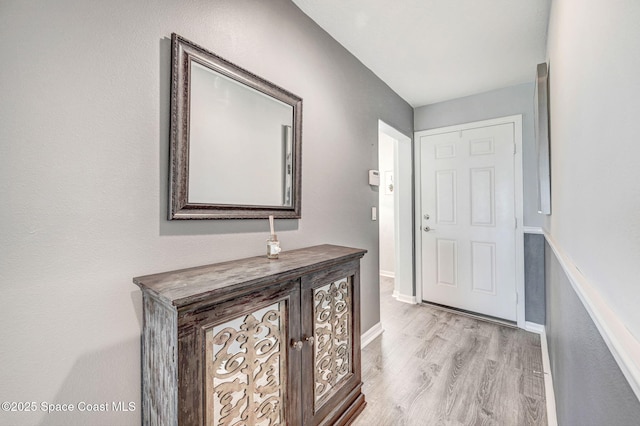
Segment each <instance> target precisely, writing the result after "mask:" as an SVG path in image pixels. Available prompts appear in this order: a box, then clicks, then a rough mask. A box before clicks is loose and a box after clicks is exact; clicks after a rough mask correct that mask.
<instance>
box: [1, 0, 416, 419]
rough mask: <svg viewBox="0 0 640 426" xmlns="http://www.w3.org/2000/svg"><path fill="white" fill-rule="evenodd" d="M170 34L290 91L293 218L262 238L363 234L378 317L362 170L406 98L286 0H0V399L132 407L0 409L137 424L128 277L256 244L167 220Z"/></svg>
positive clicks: (367, 286) (365, 289) (254, 237)
mask: <svg viewBox="0 0 640 426" xmlns="http://www.w3.org/2000/svg"><path fill="white" fill-rule="evenodd" d="M172 32H176V33H178V34H180V35H182V36H184V37H186V38H187V39H190V40H192V41H194V42H196V43H198V44H200V45H202V46H205V47H206V48H208V49H210V50H212V51H214V52H215V53H217V54H219V55H221V56H222V57H225V58H226V59H228V60H230V61H232V62H234V63H236V64H238V65H240V66H242V67H244V68H246V69H248V70H250V71H252V72H254V73H255V74H257V75H259V76H261V77H263V78H265V79H267V80H270V81H272V82H273V83H275V84H277V85H279V86H282V87H284V88H286V89H287V90H289V91H291V92H293V93H295V94H297V95H299V96H300V97H302V98H303V100H304V101H303V102H304V106H303V142H302V158H303V160H302V219H301V220H292V221H276V231H277V233H278V237H279V239H280V241H281V244H282V247H283V249H284V250H289V249H294V248H299V247H305V246H311V245H316V244H322V243H333V244H340V245H347V246H354V247H359V248H364V249H367V250H368V251H369V252H368V253H367V255H366V256H365V257H364V259H363V261H362V275H361V282H362V330H363V331H364V330H367V329H369V328H370V327H372V326H373V325H375V324H377V323H378V322H379V290H378V283H379V278H378V239H377V236H378V229H377V227H378V222H373V221H371V206H375V205H376V204H377V202H378V200H377V199H378V193H377V192H375V191H373V190H372V189H371V187H370V186H369V184H368V181H367V171H368V170H369V169H375V168H377V162H378V159H377V155H378V154H377V153H378V142H377V141H378V121H379V120H383V121H384V122H386V123H388V124H389V125H392V126H393V127H395V128H397V129H398V130H400V131H402V132H404V133H406V134H409V135H410V134H411V132H412V131H413V121H412V119H413V115H412V114H413V111H412V108H411V106H410V105H408V104H407V103H406V102H404V101H403V100H402V99H401V98H400V97H399V96H398V95H396V94H395V93H394V92H393V91H392V90H391V89H390V88H389V87H388V86H387V85H386V84H384V83H383V82H382V81H381V80H380V79H378V78H377V77H376V76H375V75H374V74H373V73H372V72H371V71H370V70H368V69H367V68H366V67H364V66H363V65H362V64H361V63H360V62H359V61H358V60H357V59H356V58H355V57H354V56H353V55H351V54H350V53H349V52H348V51H346V50H345V49H344V48H343V47H342V46H341V45H339V44H338V43H337V42H336V41H335V40H334V39H333V38H331V37H330V36H329V35H327V34H326V33H325V32H324V31H323V30H322V29H320V28H319V27H318V26H317V25H316V24H315V23H314V22H313V21H312V20H311V19H310V18H308V17H307V16H306V15H304V14H303V13H302V12H301V11H300V10H299V9H298V8H297V7H296V6H295V5H294V4H293V3H292V2H290V1H288V0H270V1H254V0H233V1H226V0H213V1H209V0H207V1H201V0H196V1H186V2H185V1H178V0H156V1H123V0H115V1H108V2H95V1H90V2H88V1H84V0H61V1H55V2H46V1H22V0H3V1H2V2H0V52H2V57H3V59H2V60H1V61H0V75H1V76H2V78H1V79H0V93H1V95H0V98H1V99H2V100H1V101H0V199H1V200H2V209H0V235H1V238H0V253H2V254H1V255H0V293H1V294H2V296H1V298H0V299H1V300H2V309H0V324H1V325H2V326H1V327H0V342H1V343H0V377H1V380H0V401H16V402H19V401H22V402H25V401H34V402H37V403H42V402H45V403H59V404H78V403H80V402H85V403H90V404H94V403H95V404H103V403H107V404H111V403H112V402H114V401H115V402H118V401H125V402H126V403H127V404H128V403H129V402H133V403H134V404H135V406H136V408H137V410H136V411H129V412H122V411H120V412H114V411H113V410H110V411H101V412H88V411H83V412H79V411H78V410H77V409H76V410H75V411H74V412H69V411H64V412H55V413H45V412H43V411H42V410H41V409H40V407H38V410H37V411H36V412H31V413H25V412H18V413H14V412H4V411H0V424H11V425H21V424H29V425H33V424H47V425H55V424H59V425H62V424H64V425H87V424H105V425H106V424H109V425H115V424H127V425H135V424H139V423H140V413H139V408H140V330H141V309H142V308H141V296H140V291H139V290H138V289H137V287H136V286H134V285H133V283H132V282H131V279H132V277H134V276H140V275H144V274H148V273H154V272H161V271H167V270H173V269H178V268H184V267H189V266H196V265H202V264H209V263H214V262H218V261H225V260H231V259H238V258H243V257H247V256H254V255H263V254H264V250H265V240H266V238H267V236H268V232H269V225H268V222H267V221H266V220H265V221H238V220H236V221H234V220H229V221H226V220H225V221H182V222H176V221H171V222H169V221H167V220H166V217H167V207H166V206H167V196H168V184H167V181H168V176H167V169H168V161H169V160H168V152H169V146H168V144H169V91H170V69H171V68H170V40H169V37H170V35H171V33H172ZM61 408H62V407H61ZM97 408H100V407H99V406H98V407H97Z"/></svg>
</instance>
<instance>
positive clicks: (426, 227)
mask: <svg viewBox="0 0 640 426" xmlns="http://www.w3.org/2000/svg"><path fill="white" fill-rule="evenodd" d="M422 230H423V231H424V232H429V231H435V229H433V228H429V227H428V226H425V227H424V228H422Z"/></svg>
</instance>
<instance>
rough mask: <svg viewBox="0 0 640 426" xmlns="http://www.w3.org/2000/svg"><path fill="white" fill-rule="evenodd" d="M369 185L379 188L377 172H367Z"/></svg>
mask: <svg viewBox="0 0 640 426" xmlns="http://www.w3.org/2000/svg"><path fill="white" fill-rule="evenodd" d="M369 185H371V186H380V172H379V171H377V170H369Z"/></svg>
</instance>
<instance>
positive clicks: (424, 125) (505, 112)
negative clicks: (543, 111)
mask: <svg viewBox="0 0 640 426" xmlns="http://www.w3.org/2000/svg"><path fill="white" fill-rule="evenodd" d="M534 77H535V70H534V71H532V74H531V81H532V82H531V83H525V84H519V85H517V86H511V87H505V88H503V89H497V90H492V91H490V92H485V93H480V94H478V95H473V96H467V97H464V98H459V99H454V100H451V101H446V102H440V103H436V104H432V105H425V106H422V107H418V108H416V109H415V111H414V127H415V130H416V131H420V130H429V129H436V128H438V127H446V126H452V125H456V124H463V123H469V122H473V121H481V120H488V119H491V118H498V117H506V116H509V115H516V114H522V161H523V170H522V173H523V191H524V224H525V225H526V226H540V225H541V224H542V218H541V217H540V215H539V214H538V211H537V202H536V196H537V189H536V168H537V163H536V148H535V144H534V142H535V140H534V129H533V89H534V84H533V79H534Z"/></svg>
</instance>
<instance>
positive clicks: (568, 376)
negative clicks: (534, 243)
mask: <svg viewBox="0 0 640 426" xmlns="http://www.w3.org/2000/svg"><path fill="white" fill-rule="evenodd" d="M545 246H546V247H545V263H546V273H545V275H546V292H547V297H546V304H547V321H546V332H547V342H548V346H549V357H550V359H551V375H552V377H553V388H554V392H555V395H556V410H557V415H558V424H560V425H563V426H602V425H607V426H617V425H619V426H631V425H637V424H638V421H639V419H640V402H639V401H638V399H637V398H636V396H635V394H634V393H633V391H632V390H631V387H630V386H629V383H628V382H627V380H626V379H625V377H624V376H623V374H622V372H621V371H620V368H619V367H618V364H616V361H615V359H614V358H613V356H612V355H611V352H610V351H609V348H608V347H607V345H606V344H605V342H604V340H603V339H602V336H601V335H600V333H599V332H598V329H597V328H596V326H595V324H594V323H593V321H592V320H591V317H590V316H589V314H588V313H587V311H586V310H585V308H584V305H583V304H582V302H581V301H580V299H579V298H578V296H577V295H576V292H575V291H574V289H573V287H572V286H571V283H570V282H569V279H568V278H567V276H566V275H565V272H564V270H563V269H562V267H561V266H560V263H559V262H558V259H557V258H556V256H555V254H554V253H553V251H552V250H551V248H550V247H549V245H548V244H545Z"/></svg>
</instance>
